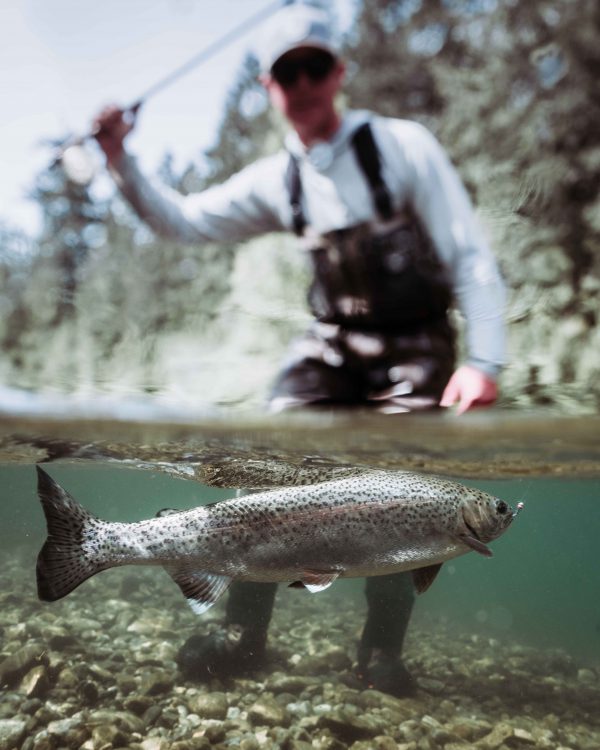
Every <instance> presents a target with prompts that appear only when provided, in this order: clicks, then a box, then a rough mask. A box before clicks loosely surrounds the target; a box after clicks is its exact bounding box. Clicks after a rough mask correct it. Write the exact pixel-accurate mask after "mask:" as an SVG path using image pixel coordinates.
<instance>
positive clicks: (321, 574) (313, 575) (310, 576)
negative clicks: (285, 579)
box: [292, 570, 340, 594]
mask: <svg viewBox="0 0 600 750" xmlns="http://www.w3.org/2000/svg"><path fill="white" fill-rule="evenodd" d="M339 575H340V571H339V570H328V571H321V570H303V571H302V573H301V575H300V580H299V581H294V583H293V584H292V585H294V586H296V585H297V584H298V583H300V585H302V586H304V588H305V589H307V591H310V593H311V594H316V593H318V592H319V591H325V589H326V588H329V586H331V584H332V583H333V582H334V581H335V579H336V578H338V577H339Z"/></svg>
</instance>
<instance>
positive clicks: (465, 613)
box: [0, 464, 600, 667]
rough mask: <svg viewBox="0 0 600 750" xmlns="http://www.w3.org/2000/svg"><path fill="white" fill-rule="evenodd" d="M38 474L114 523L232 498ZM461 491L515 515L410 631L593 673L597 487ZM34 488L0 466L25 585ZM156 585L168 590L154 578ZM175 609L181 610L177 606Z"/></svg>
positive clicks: (34, 530) (105, 478)
mask: <svg viewBox="0 0 600 750" xmlns="http://www.w3.org/2000/svg"><path fill="white" fill-rule="evenodd" d="M45 468H46V469H47V470H48V472H49V473H50V474H51V475H52V476H53V477H54V478H55V479H56V480H57V481H58V482H59V483H60V484H62V485H63V486H64V487H65V488H67V489H68V490H69V492H70V493H71V494H72V495H73V496H74V497H75V498H76V499H78V500H79V501H80V502H81V503H82V504H83V505H84V506H85V507H87V508H89V509H90V510H91V511H92V512H94V513H96V514H97V515H99V516H101V517H103V518H106V519H107V520H114V521H116V520H126V521H129V520H139V519H142V518H147V517H151V516H153V515H154V514H155V513H156V511H157V510H159V509H161V508H165V507H172V508H178V509H184V508H189V507H192V506H194V505H198V504H202V503H206V502H212V501H215V500H219V499H224V498H227V497H231V496H232V494H233V491H232V490H219V489H214V488H209V487H204V486H201V485H199V484H197V483H196V482H192V481H185V480H181V479H175V478H170V477H169V476H165V475H164V474H158V473H153V472H146V471H135V470H130V469H123V468H112V467H106V466H96V465H93V464H80V465H76V464H47V465H46V467H45ZM464 483H465V484H469V485H472V486H477V487H480V488H481V489H483V490H486V491H488V492H491V493H493V494H495V495H497V496H499V497H501V498H503V499H506V500H507V501H508V502H510V503H511V504H513V505H514V504H516V502H517V501H519V500H523V501H524V502H525V509H524V511H523V512H522V513H521V514H520V516H519V517H518V519H517V520H516V522H515V523H514V524H513V525H512V526H511V528H510V529H509V531H508V532H507V533H506V534H505V535H504V536H503V537H502V538H500V539H499V540H497V541H496V542H494V543H493V544H492V548H493V551H494V556H493V557H492V558H491V559H487V558H483V557H481V556H479V555H477V554H475V553H470V554H467V555H464V556H463V557H460V558H457V559H455V560H452V561H450V562H448V563H446V564H445V565H444V567H443V568H442V571H441V573H440V575H439V576H438V578H437V579H436V581H435V583H434V584H433V586H432V587H431V589H430V590H429V591H428V592H426V593H425V594H424V595H422V596H421V597H419V599H418V603H417V606H416V608H415V612H414V615H413V622H412V624H411V628H412V630H413V631H415V629H417V628H418V627H419V626H420V625H421V624H423V625H426V624H427V623H428V622H440V621H441V622H444V623H448V624H451V625H455V626H459V628H461V629H463V630H464V632H466V633H470V632H472V633H478V634H485V635H489V636H490V637H496V636H498V637H502V638H506V637H509V638H514V639H515V640H516V641H518V642H523V643H526V644H533V645H536V646H539V647H542V648H556V647H558V648H562V649H565V650H566V651H567V652H569V653H570V654H573V655H574V656H575V657H576V658H577V659H578V660H580V661H581V663H582V664H586V665H590V666H595V667H600V596H599V594H600V564H599V561H598V540H599V538H600V480H598V479H595V480H585V481H578V480H554V479H553V480H543V479H527V480H515V481H509V480H506V481H499V482H498V481H497V482H489V481H480V480H478V481H473V480H471V481H465V482H464ZM35 484H36V477H35V470H34V467H33V466H16V465H13V466H3V467H0V508H1V513H2V527H1V530H0V549H2V550H11V549H14V550H17V549H18V550H19V552H20V554H21V555H22V556H23V560H24V561H25V562H24V565H25V570H24V571H23V576H24V578H25V579H26V580H27V581H31V582H33V581H34V579H35V557H36V555H37V552H38V550H39V548H40V546H41V544H42V543H43V540H44V538H45V524H44V519H43V515H42V511H41V508H40V506H39V502H38V500H37V496H36V491H35ZM132 570H134V569H130V570H129V572H131V571H132ZM101 575H102V574H101ZM84 586H85V584H84ZM160 586H161V587H162V586H173V584H171V582H170V581H168V580H167V579H165V581H163V580H162V578H161V579H160ZM362 587H363V583H362V581H354V580H352V581H348V580H346V581H339V582H337V583H336V584H334V586H333V587H331V589H329V590H328V591H326V592H323V593H320V594H308V593H306V594H305V595H306V596H307V597H317V599H316V600H315V603H318V602H319V601H322V602H323V607H324V608H326V607H327V604H328V601H329V599H328V597H329V596H330V595H333V596H339V595H340V594H343V595H344V596H348V597H356V599H357V602H362ZM82 590H83V589H82ZM160 596H161V588H160V587H158V586H157V591H156V597H157V600H156V601H153V602H151V604H152V605H153V606H157V605H159V604H160ZM181 605H182V607H185V606H186V605H185V602H184V601H183V599H182V602H181ZM40 606H41V605H40ZM44 606H48V605H44ZM50 606H52V605H50ZM358 620H359V618H358V617H357V627H359V625H360V624H361V623H360V622H359V621H358Z"/></svg>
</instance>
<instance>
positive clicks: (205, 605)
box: [165, 566, 231, 615]
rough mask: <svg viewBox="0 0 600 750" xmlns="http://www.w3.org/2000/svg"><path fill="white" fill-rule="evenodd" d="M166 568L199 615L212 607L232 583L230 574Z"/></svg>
mask: <svg viewBox="0 0 600 750" xmlns="http://www.w3.org/2000/svg"><path fill="white" fill-rule="evenodd" d="M165 570H166V571H167V573H168V574H169V575H170V576H171V578H172V579H173V580H174V581H175V583H176V584H177V585H178V586H179V588H180V589H181V593H182V594H183V595H184V596H185V598H186V599H187V602H188V604H189V605H190V607H191V608H192V609H193V610H194V612H195V613H196V614H197V615H201V614H204V612H206V610H207V609H209V608H210V607H212V605H213V604H214V603H215V602H216V601H217V600H218V599H219V598H220V597H221V596H222V595H223V594H224V593H225V592H226V591H227V589H228V588H229V585H230V584H231V578H229V577H228V576H220V575H215V574H214V573H206V572H204V571H196V570H190V569H189V568H187V567H176V566H173V567H165Z"/></svg>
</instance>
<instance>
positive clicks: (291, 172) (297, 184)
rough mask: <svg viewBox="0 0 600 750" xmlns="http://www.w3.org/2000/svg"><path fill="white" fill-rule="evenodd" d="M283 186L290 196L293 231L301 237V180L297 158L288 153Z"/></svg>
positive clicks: (303, 226) (302, 217)
mask: <svg viewBox="0 0 600 750" xmlns="http://www.w3.org/2000/svg"><path fill="white" fill-rule="evenodd" d="M285 186H286V188H287V191H288V195H289V198H290V206H291V207H292V222H293V224H294V232H295V233H296V234H297V235H298V237H301V236H302V234H303V232H304V228H305V227H306V219H305V218H304V212H303V211H302V182H301V180H300V167H299V165H298V159H296V157H295V156H293V154H290V160H289V162H288V166H287V170H286V173H285Z"/></svg>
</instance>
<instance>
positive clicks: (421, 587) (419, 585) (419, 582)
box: [412, 563, 442, 594]
mask: <svg viewBox="0 0 600 750" xmlns="http://www.w3.org/2000/svg"><path fill="white" fill-rule="evenodd" d="M441 567H442V563H436V564H435V565H428V566H427V567H426V568H417V569H416V570H413V572H412V575H413V582H414V584H415V589H416V591H417V594H422V593H423V592H424V591H427V589H428V588H429V587H430V586H431V584H432V583H433V582H434V581H435V577H436V576H437V574H438V573H439V572H440V568H441Z"/></svg>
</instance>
